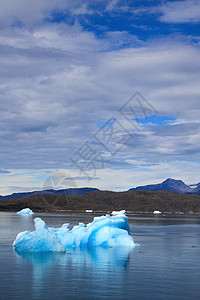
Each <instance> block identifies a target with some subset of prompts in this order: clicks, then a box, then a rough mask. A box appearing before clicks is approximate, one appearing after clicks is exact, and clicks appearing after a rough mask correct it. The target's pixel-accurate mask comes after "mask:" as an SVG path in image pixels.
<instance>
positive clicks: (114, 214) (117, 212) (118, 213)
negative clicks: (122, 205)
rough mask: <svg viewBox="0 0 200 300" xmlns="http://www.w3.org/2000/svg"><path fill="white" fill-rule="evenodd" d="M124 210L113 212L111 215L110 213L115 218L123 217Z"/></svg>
mask: <svg viewBox="0 0 200 300" xmlns="http://www.w3.org/2000/svg"><path fill="white" fill-rule="evenodd" d="M125 212H126V211H125V210H120V211H115V210H114V211H113V212H112V213H111V215H112V216H116V215H125Z"/></svg>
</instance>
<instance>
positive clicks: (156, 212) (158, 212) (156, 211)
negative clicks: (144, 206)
mask: <svg viewBox="0 0 200 300" xmlns="http://www.w3.org/2000/svg"><path fill="white" fill-rule="evenodd" d="M153 213H154V214H161V211H159V210H154V212H153Z"/></svg>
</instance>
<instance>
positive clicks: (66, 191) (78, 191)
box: [0, 187, 99, 200]
mask: <svg viewBox="0 0 200 300" xmlns="http://www.w3.org/2000/svg"><path fill="white" fill-rule="evenodd" d="M93 191H99V189H96V188H89V187H84V188H69V189H63V190H53V189H51V190H44V191H33V192H24V193H13V194H11V195H6V196H0V200H5V199H13V198H22V197H27V196H30V195H33V194H34V195H46V194H60V195H83V194H85V193H89V192H93Z"/></svg>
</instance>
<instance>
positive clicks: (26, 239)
mask: <svg viewBox="0 0 200 300" xmlns="http://www.w3.org/2000/svg"><path fill="white" fill-rule="evenodd" d="M34 221H35V231H33V232H29V231H25V232H22V233H19V234H18V236H17V237H16V240H15V241H14V243H13V245H14V247H15V249H16V250H17V251H24V252H31V251H33V252H43V251H65V249H67V248H74V247H96V246H102V247H105V248H108V247H114V246H127V247H133V246H135V244H134V241H133V238H132V237H131V235H130V234H129V226H128V218H127V217H126V216H125V211H123V213H120V214H119V213H118V214H116V215H114V216H110V215H106V216H102V217H95V218H94V220H93V222H92V223H89V224H88V225H85V224H83V223H79V225H77V226H74V227H73V228H72V229H71V230H69V228H68V226H69V224H63V226H62V227H61V228H48V227H47V225H46V224H45V223H44V221H42V220H41V219H40V218H36V219H35V220H34Z"/></svg>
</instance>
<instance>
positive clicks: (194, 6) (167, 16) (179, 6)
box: [156, 0, 200, 24]
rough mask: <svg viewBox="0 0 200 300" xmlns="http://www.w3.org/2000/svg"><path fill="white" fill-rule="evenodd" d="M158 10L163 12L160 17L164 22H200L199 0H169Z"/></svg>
mask: <svg viewBox="0 0 200 300" xmlns="http://www.w3.org/2000/svg"><path fill="white" fill-rule="evenodd" d="M156 10H157V9H156ZM158 11H159V12H161V13H162V16H161V17H160V20H161V21H162V22H167V23H177V24H178V23H197V22H200V2H199V0H185V1H172V2H171V1H170V2H169V1H168V2H166V4H164V5H162V6H160V7H158Z"/></svg>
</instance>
